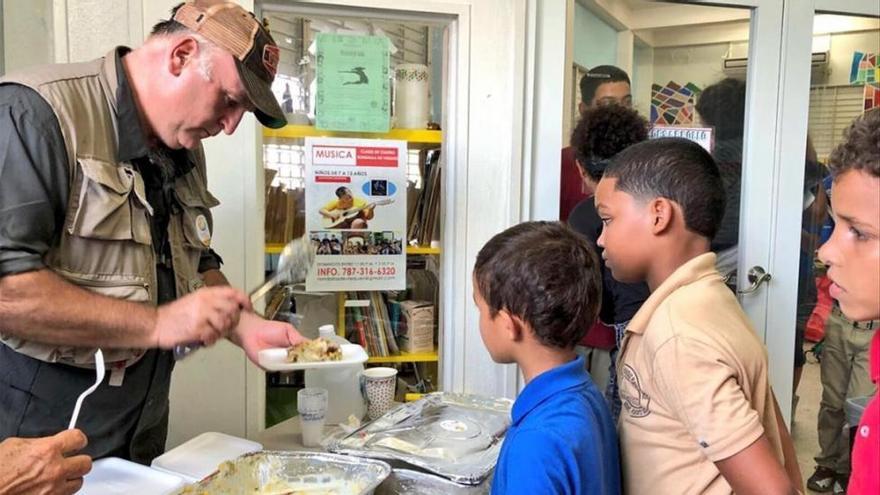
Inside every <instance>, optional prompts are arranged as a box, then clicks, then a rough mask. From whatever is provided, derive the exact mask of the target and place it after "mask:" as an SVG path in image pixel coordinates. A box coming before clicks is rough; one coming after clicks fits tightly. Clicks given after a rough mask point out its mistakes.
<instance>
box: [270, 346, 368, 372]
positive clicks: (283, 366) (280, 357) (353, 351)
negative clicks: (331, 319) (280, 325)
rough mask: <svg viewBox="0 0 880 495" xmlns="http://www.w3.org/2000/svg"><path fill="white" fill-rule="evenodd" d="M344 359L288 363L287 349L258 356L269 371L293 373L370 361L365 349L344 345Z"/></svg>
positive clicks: (273, 348) (342, 349)
mask: <svg viewBox="0 0 880 495" xmlns="http://www.w3.org/2000/svg"><path fill="white" fill-rule="evenodd" d="M339 347H340V349H339V350H341V351H342V359H340V360H339V361H318V362H314V363H290V362H288V361H287V348H286V347H272V348H269V349H263V350H262V351H260V353H259V355H258V360H259V362H260V366H262V367H263V368H265V369H267V370H269V371H293V370H305V369H321V368H335V367H337V366H346V365H352V364H361V363H363V362H365V361H366V360H367V359H369V356H367V352H366V351H365V350H364V348H363V347H361V346H359V345H357V344H342V345H341V346H339Z"/></svg>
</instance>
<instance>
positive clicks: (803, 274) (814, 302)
mask: <svg viewBox="0 0 880 495" xmlns="http://www.w3.org/2000/svg"><path fill="white" fill-rule="evenodd" d="M790 4H791V8H787V9H786V16H785V19H784V24H783V33H784V36H785V37H784V40H783V47H784V50H783V52H782V64H783V65H782V67H783V79H782V82H781V84H780V95H781V102H780V113H779V121H780V122H785V123H786V125H785V127H784V128H783V129H782V131H781V136H780V140H779V145H778V154H779V157H780V167H779V169H778V174H779V180H778V183H779V184H785V185H787V187H779V188H777V189H776V191H775V192H774V195H775V196H776V199H775V202H776V203H777V204H779V205H781V207H780V209H779V210H778V211H779V213H778V220H777V221H776V222H775V225H774V228H773V231H772V233H771V246H772V247H773V250H774V254H773V259H772V261H771V264H773V265H774V268H773V270H774V273H773V277H774V278H773V282H772V283H771V284H770V285H769V289H768V298H769V304H768V307H767V320H768V332H773V333H774V334H775V335H776V337H775V338H772V339H768V341H767V343H768V351H769V354H770V359H771V365H772V367H773V370H775V371H777V372H779V373H784V371H786V370H792V387H791V388H782V387H781V385H777V394H778V395H779V396H780V403H781V402H782V396H783V395H784V392H786V391H790V392H791V403H792V408H791V425H792V436H793V438H794V441H795V448H796V450H797V453H798V460H799V461H800V464H801V471H802V472H803V474H804V477H805V481H807V482H808V487H812V488H814V489H815V488H817V487H822V486H823V485H822V484H823V483H825V484H828V483H834V482H838V483H840V484H841V485H842V486H846V485H845V479H846V476H847V475H848V473H849V456H848V451H849V442H848V433H849V431H848V429H847V428H845V427H844V425H845V424H846V409H847V406H846V401H847V400H850V399H855V398H857V397H861V396H866V395H870V394H871V393H873V385H872V384H871V383H870V380H869V379H868V376H867V374H868V371H867V350H868V349H867V348H868V342H869V341H870V337H871V336H872V334H873V331H874V330H873V328H874V327H876V326H877V324H878V322H854V321H851V320H848V319H847V318H846V317H845V316H844V315H843V314H842V313H840V311H839V310H838V308H837V307H836V305H835V304H834V302H833V300H832V299H831V297H830V295H829V292H828V286H829V281H828V279H827V277H825V267H824V266H823V265H822V263H821V262H819V260H818V259H817V256H816V250H817V249H818V247H819V246H820V245H821V244H822V243H823V242H824V241H825V240H827V238H828V236H829V235H830V232H831V230H832V229H833V221H832V219H831V212H832V210H833V206H834V203H833V198H832V197H831V194H830V192H831V180H830V177H829V173H828V169H827V167H826V165H827V164H828V159H829V155H830V154H831V153H832V151H833V150H834V148H836V147H837V146H838V145H839V144H840V143H841V142H842V141H843V140H844V131H845V129H846V128H847V127H849V125H850V124H851V123H852V121H853V120H854V119H855V118H857V117H859V116H860V115H862V114H863V113H864V112H865V111H868V110H870V109H873V108H875V107H877V106H880V77H878V73H877V67H878V52H880V4H878V3H877V2H874V1H860V0H849V1H833V2H830V1H826V0H815V1H814V0H800V1H798V0H791V1H790ZM783 280H784V282H783ZM770 322H772V324H771V323H770ZM792 337H793V339H794V343H795V345H794V347H793V348H794V351H795V352H794V353H791V352H790V351H789V349H792V347H790V346H788V343H787V342H788V341H790V340H792ZM783 410H785V409H783ZM817 468H818V469H817Z"/></svg>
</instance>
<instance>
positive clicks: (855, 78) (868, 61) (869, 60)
mask: <svg viewBox="0 0 880 495" xmlns="http://www.w3.org/2000/svg"><path fill="white" fill-rule="evenodd" d="M878 61H880V57H878V56H877V54H876V53H863V52H853V60H852V66H851V67H850V71H849V83H850V84H869V83H880V64H878ZM865 94H867V93H865Z"/></svg>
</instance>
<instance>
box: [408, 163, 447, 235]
mask: <svg viewBox="0 0 880 495" xmlns="http://www.w3.org/2000/svg"><path fill="white" fill-rule="evenodd" d="M441 170H442V166H441V160H440V150H439V149H429V150H422V151H421V152H420V153H419V171H420V172H421V175H422V188H421V189H419V190H416V191H415V192H416V199H415V204H414V205H413V207H412V208H410V210H409V223H408V225H409V232H408V233H407V238H408V239H409V240H410V242H415V243H417V244H418V245H419V246H427V245H429V244H431V241H432V240H434V239H438V238H439V229H440V199H441V197H440V196H441V194H440V186H441V178H442V174H441Z"/></svg>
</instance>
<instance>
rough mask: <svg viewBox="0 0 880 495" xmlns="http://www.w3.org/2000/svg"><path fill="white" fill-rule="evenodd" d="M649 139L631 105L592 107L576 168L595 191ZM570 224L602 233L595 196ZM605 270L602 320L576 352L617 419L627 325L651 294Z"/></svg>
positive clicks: (581, 129)
mask: <svg viewBox="0 0 880 495" xmlns="http://www.w3.org/2000/svg"><path fill="white" fill-rule="evenodd" d="M646 139H648V122H647V121H645V119H644V118H643V117H642V116H640V115H639V114H638V112H636V111H635V110H633V109H632V108H627V107H624V106H622V105H605V106H599V107H592V108H589V109H587V111H586V112H584V114H583V116H582V117H581V119H580V120H579V121H578V124H577V126H576V127H575V128H574V131H572V133H571V145H572V147H573V148H574V150H575V157H576V160H577V164H578V172H580V175H581V179H582V180H583V181H584V184H585V185H586V187H587V189H589V190H590V191H595V190H596V184H598V182H599V180H601V179H602V175H603V174H604V173H605V168H606V167H607V166H608V163H609V160H610V159H611V158H612V157H613V156H614V155H616V154H617V153H619V152H621V151H623V150H624V149H626V148H627V147H629V146H631V145H633V144H635V143H639V142H642V141H644V140H646ZM568 224H569V225H570V226H571V228H573V229H574V230H575V231H576V232H577V233H579V234H581V235H583V236H584V237H586V238H587V240H589V241H590V243H592V244H593V246H595V245H596V241H597V240H598V239H599V235H600V234H601V233H602V219H600V218H599V214H598V213H597V212H596V203H595V202H594V200H593V196H592V194H591V195H590V196H589V197H587V199H584V200H583V201H581V202H580V203H578V204H577V206H575V207H574V210H572V212H571V215H569V217H568ZM599 263H600V265H601V269H602V309H601V310H600V311H599V320H598V321H596V323H595V324H594V325H593V326H591V327H590V329H589V330H588V331H587V334H586V335H585V336H584V339H583V340H582V341H581V346H583V347H579V348H578V350H579V351H582V352H583V354H584V355H585V356H587V357H589V359H588V361H587V366H588V367H587V371H589V372H590V376H592V377H593V380H594V382H595V383H596V384H597V385H598V386H599V388H601V389H604V390H605V400H606V401H608V406H609V407H610V408H611V414H612V416H613V417H614V419H615V420H616V419H617V417H618V416H619V415H620V398H619V397H618V392H617V373H616V372H615V370H614V365H615V361H616V359H617V349H618V346H619V345H620V341H621V339H623V333H624V330H625V329H626V325H627V323H629V321H630V320H631V319H632V317H633V316H634V315H635V314H636V311H638V310H639V307H641V305H642V303H643V302H645V299H647V298H648V295H649V294H650V293H651V291H650V290H648V286H647V285H646V284H645V283H644V282H638V283H635V284H627V283H623V282H618V281H616V280H614V278H613V277H612V276H611V271H610V270H608V269H607V268H606V267H605V263H604V262H603V261H601V260H600V262H599Z"/></svg>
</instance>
